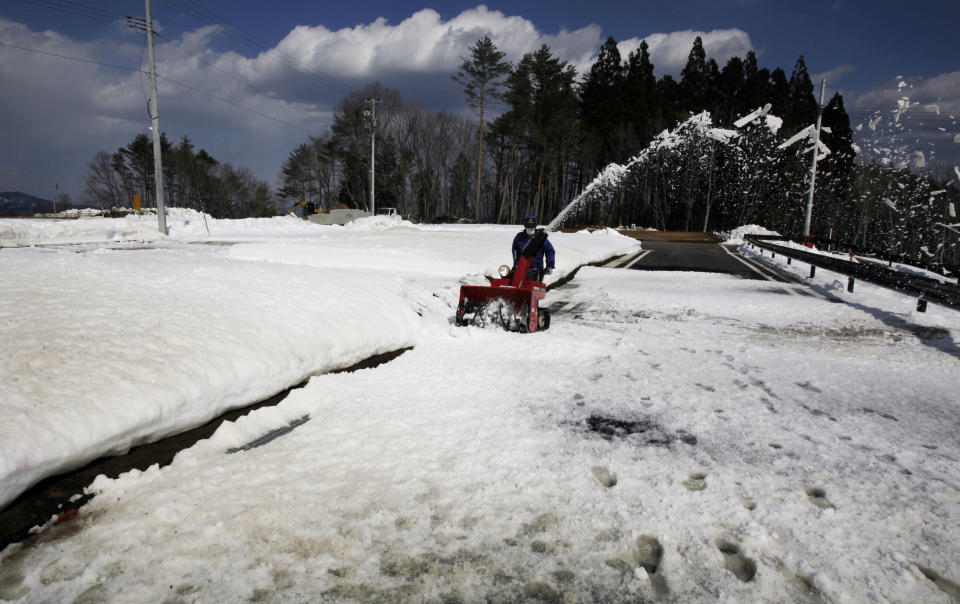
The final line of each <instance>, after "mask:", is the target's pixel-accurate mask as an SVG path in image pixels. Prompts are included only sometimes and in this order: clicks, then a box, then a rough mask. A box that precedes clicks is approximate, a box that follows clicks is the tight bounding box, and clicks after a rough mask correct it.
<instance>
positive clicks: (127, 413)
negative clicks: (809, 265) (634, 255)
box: [0, 212, 960, 602]
mask: <svg viewBox="0 0 960 604" xmlns="http://www.w3.org/2000/svg"><path fill="white" fill-rule="evenodd" d="M83 220H85V219H81V220H80V221H73V222H82V221H83ZM91 220H93V219H91ZM97 220H101V221H102V219H97ZM125 220H128V221H129V220H130V219H125ZM12 222H17V221H0V241H3V242H6V243H8V244H9V243H10V242H16V245H35V244H38V243H43V242H44V241H45V240H46V239H47V238H45V234H44V231H45V230H46V229H54V227H53V226H50V225H47V224H33V225H30V226H25V225H23V224H20V225H19V226H18V225H11V224H10V223H12ZM20 222H25V221H20ZM64 222H66V221H64ZM187 222H189V224H186V223H187ZM240 222H242V223H243V224H239V223H238V224H236V225H234V224H232V223H230V222H228V221H213V222H211V223H210V224H209V228H210V231H211V236H210V237H208V236H207V234H206V231H205V227H204V226H203V224H202V222H200V223H199V224H198V216H197V215H192V214H188V213H185V212H184V213H180V214H177V215H175V216H174V217H172V219H171V220H170V225H171V233H172V234H171V236H170V237H166V238H164V237H160V236H158V235H156V233H155V231H154V235H153V236H151V237H149V239H151V241H152V242H151V243H149V244H136V243H111V244H106V243H95V242H94V241H95V239H96V236H95V235H93V234H91V233H92V231H96V228H94V227H89V228H90V229H91V231H88V232H87V234H86V235H84V241H86V243H84V244H82V245H71V246H57V247H46V248H42V247H20V248H15V249H4V250H0V279H2V282H3V283H4V288H3V290H2V291H0V343H2V347H0V405H2V406H0V413H2V420H3V421H2V422H0V431H2V432H0V462H2V464H3V465H2V474H0V476H2V478H0V485H2V492H3V493H4V497H5V500H9V499H10V498H11V497H13V496H15V495H16V493H18V492H20V491H21V490H22V489H23V488H26V485H28V484H29V483H31V482H33V481H35V480H37V479H38V478H39V477H41V476H43V475H46V474H47V473H49V472H50V471H55V469H56V468H61V469H62V468H63V467H68V466H70V465H75V464H78V463H82V462H83V461H85V460H87V459H89V458H91V457H93V456H96V455H99V454H101V453H103V452H104V451H107V450H122V449H124V448H126V447H127V446H129V445H130V444H132V443H135V442H140V441H142V440H144V439H148V438H155V437H157V436H160V435H162V434H165V433H168V432H170V431H172V430H175V429H178V428H181V427H183V426H186V425H190V424H192V423H196V422H198V421H202V420H203V419H204V418H206V417H209V416H211V415H213V414H216V413H219V412H220V411H222V410H224V409H226V408H229V407H233V406H239V405H243V404H247V403H250V402H252V401H254V400H258V399H259V398H263V396H265V395H268V394H272V393H273V392H275V391H277V390H280V389H281V388H283V387H285V386H288V385H291V384H295V383H298V382H299V381H301V380H302V379H303V378H304V377H306V376H308V375H311V374H317V373H320V372H322V371H324V370H328V369H331V368H335V367H338V366H345V365H350V364H352V363H353V362H354V361H356V360H358V359H361V358H364V357H366V356H369V355H371V354H374V353H377V352H382V351H385V350H392V349H396V348H400V347H404V346H413V347H414V348H413V350H411V351H409V352H407V353H405V354H403V355H402V356H400V357H399V358H397V359H396V360H394V361H392V362H390V363H388V364H385V365H382V366H380V367H378V368H376V369H371V370H363V371H359V372H356V373H352V374H336V375H333V374H327V375H315V376H314V377H312V378H311V379H310V380H309V382H308V384H307V385H306V386H305V387H304V388H301V389H298V390H295V391H293V392H292V393H291V394H290V396H288V397H287V398H286V399H285V400H284V401H283V402H282V403H281V404H280V405H278V406H277V407H274V408H269V409H260V410H258V411H255V412H253V413H251V414H250V415H248V416H246V417H245V418H242V419H240V420H239V421H237V422H235V423H230V424H224V425H223V426H222V427H221V428H220V430H219V431H218V432H217V433H216V434H214V435H213V437H211V438H210V439H208V440H205V441H201V442H199V443H197V445H195V446H194V447H192V448H190V449H188V450H186V451H183V452H181V453H180V454H179V455H178V456H177V458H176V459H175V460H174V463H173V464H171V465H170V466H167V467H165V468H163V469H158V468H152V469H150V470H148V471H146V472H142V473H140V472H131V473H129V474H126V475H124V476H121V477H120V478H118V479H115V480H107V479H104V478H102V477H101V478H100V479H98V480H97V481H96V482H95V483H94V485H92V487H91V489H92V490H93V492H95V493H96V496H95V497H94V498H93V499H92V500H91V501H90V502H89V503H88V504H87V505H85V506H84V507H83V508H82V509H81V510H80V513H79V514H78V516H77V517H75V518H73V519H72V520H70V521H68V522H65V523H63V524H60V525H55V526H48V527H46V528H45V529H44V530H42V531H41V532H40V534H39V535H37V536H36V537H35V538H33V539H31V540H29V541H27V542H25V543H24V544H20V545H13V546H10V547H8V548H7V549H6V550H4V551H3V552H2V553H0V598H5V599H8V600H10V599H13V600H16V599H20V600H21V601H25V602H49V601H73V600H77V599H79V600H81V601H103V600H108V601H129V602H140V601H161V600H171V601H178V600H180V601H197V602H222V601H244V600H261V601H317V600H324V599H325V600H332V601H394V600H406V601H441V600H445V601H455V600H461V601H485V600H497V601H520V600H533V601H535V600H547V601H582V602H594V601H636V600H653V599H658V598H662V599H673V600H675V601H717V600H719V601H726V602H746V601H766V602H783V601H800V602H804V601H809V602H819V601H835V602H863V601H888V602H951V601H955V600H956V598H958V597H960V596H958V594H960V588H958V587H957V586H956V582H957V581H958V580H960V576H958V575H960V570H958V569H960V546H958V543H960V467H958V460H960V430H958V428H960V404H958V398H960V397H958V396H957V392H960V346H958V342H960V315H958V314H957V313H955V312H953V311H949V310H945V309H941V308H939V307H936V306H935V305H930V307H929V310H928V312H927V313H924V314H918V313H915V312H913V307H914V304H913V302H912V301H911V300H909V299H907V298H904V297H902V296H899V295H898V294H895V293H892V292H887V291H886V290H881V289H879V288H873V287H870V286H868V285H867V284H863V285H862V286H861V285H859V284H858V287H857V290H856V292H855V293H853V294H848V293H846V291H845V280H843V279H842V277H839V276H836V275H831V274H830V273H828V272H827V271H818V273H817V280H816V281H815V282H814V283H813V286H814V287H813V288H810V287H806V286H796V285H786V284H779V283H773V282H768V281H751V280H742V279H738V278H735V277H728V276H724V275H715V274H698V273H670V272H640V271H632V270H617V269H609V268H589V267H587V268H583V269H581V270H580V271H579V272H578V273H577V276H576V278H575V279H574V280H573V281H572V282H570V283H569V284H567V285H565V286H563V287H560V288H558V289H555V290H554V291H552V292H551V293H550V294H549V295H548V297H547V301H546V304H547V306H549V307H550V308H552V309H553V310H554V311H555V312H554V318H553V325H552V326H551V328H550V330H548V331H546V332H541V333H537V334H532V335H520V334H513V333H506V332H502V331H498V330H493V329H479V328H474V327H469V328H457V327H454V326H453V325H452V317H453V310H454V308H453V307H454V304H455V301H456V295H457V290H458V287H459V281H460V280H464V281H477V280H480V279H481V276H480V275H481V274H482V273H485V272H486V273H492V272H493V270H495V268H496V266H497V265H499V264H501V263H503V262H506V261H507V260H508V254H509V251H508V250H509V244H510V240H511V238H512V234H513V233H514V232H515V231H516V228H515V227H494V226H438V227H418V226H414V225H410V224H406V223H397V222H389V221H384V220H383V219H375V220H372V221H369V222H366V223H360V224H357V225H355V226H354V227H352V228H340V227H319V226H315V225H307V224H304V223H303V222H300V221H297V220H295V219H276V220H272V221H260V222H256V221H253V222H250V221H240ZM57 228H59V229H62V230H61V231H59V232H57V233H56V237H58V241H60V242H61V243H62V242H66V241H69V240H70V237H71V235H70V234H69V232H67V231H69V229H70V227H69V226H64V225H60V226H59V227H57ZM78 228H79V227H78ZM84 228H87V227H84ZM100 228H101V233H105V232H106V231H107V230H112V232H114V233H116V232H126V231H122V229H125V228H129V227H126V226H123V225H120V224H115V225H109V226H108V225H107V223H106V222H103V225H102V226H101V227H100ZM5 229H9V230H5ZM241 231H242V232H241ZM146 232H148V231H146ZM10 233H12V234H10ZM101 237H102V235H101ZM111 238H113V236H111ZM146 238H147V237H144V239H146ZM551 239H552V240H553V242H554V245H555V247H556V248H557V252H558V261H559V265H558V268H559V270H558V271H557V273H556V274H555V275H554V276H553V277H554V278H560V277H562V276H563V275H564V274H566V273H568V272H569V271H570V270H572V269H573V268H574V267H576V266H578V265H580V264H582V263H585V262H589V261H593V260H599V259H602V258H605V257H608V256H610V255H611V254H614V253H617V252H621V251H623V252H625V251H629V250H633V249H636V242H634V241H633V240H631V239H627V238H625V237H621V236H620V235H617V234H616V233H614V232H612V231H604V232H599V233H593V234H588V233H576V234H564V233H554V234H552V235H551ZM834 281H836V282H838V283H841V285H842V286H840V287H838V286H836V284H835V283H834ZM811 292H813V293H814V294H817V293H829V294H831V296H833V297H837V298H843V299H844V302H843V303H834V302H830V301H827V300H826V299H824V297H823V296H819V295H809V294H810V293H811ZM304 419H306V420H307V421H305V422H303V420H304ZM301 422H303V423H301ZM291 424H297V426H296V427H295V429H293V430H292V431H291V432H289V433H288V434H285V435H283V436H281V437H279V438H277V439H275V440H273V441H271V442H269V443H268V444H266V445H263V446H260V447H256V448H251V449H248V450H241V451H239V452H235V453H228V451H230V450H234V449H237V448H240V447H243V445H244V444H247V443H249V442H250V441H252V440H254V439H256V438H258V437H260V436H262V435H263V434H265V433H267V432H269V431H270V430H272V429H276V428H279V427H284V426H288V425H291ZM951 598H953V600H951Z"/></svg>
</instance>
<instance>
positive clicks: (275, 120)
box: [0, 41, 303, 131]
mask: <svg viewBox="0 0 960 604" xmlns="http://www.w3.org/2000/svg"><path fill="white" fill-rule="evenodd" d="M0 46H6V47H8V48H16V49H19V50H24V51H27V52H34V53H38V54H42V55H48V56H51V57H58V58H60V59H67V60H70V61H79V62H81V63H91V64H93V65H100V66H102V67H109V68H111V69H122V70H124V71H135V72H139V73H141V74H142V73H144V71H143V70H142V69H137V68H135V67H126V66H124V65H111V64H110V63H102V62H100V61H93V60H91V59H82V58H80V57H71V56H69V55H62V54H58V53H55V52H48V51H46V50H39V49H36V48H26V47H24V46H17V45H16V44H8V43H6V42H3V41H0ZM157 77H158V78H162V79H164V80H166V81H168V82H170V83H172V84H176V85H177V86H181V87H183V88H186V89H188V90H192V91H193V92H196V93H198V94H202V95H203V96H207V97H210V98H212V99H215V100H217V101H220V102H222V103H226V104H227V105H231V106H233V107H236V108H238V109H243V110H244V111H247V112H250V113H254V114H256V115H259V116H261V117H265V118H267V119H268V120H273V121H274V122H277V123H280V124H283V125H284V126H289V127H291V128H296V129H297V130H300V131H302V130H303V127H302V126H298V125H297V124H293V123H291V122H286V121H284V120H281V119H279V118H276V117H273V116H272V115H268V114H266V113H263V112H261V111H257V110H256V109H250V108H249V107H244V106H243V105H240V104H238V103H234V102H233V101H230V100H228V99H225V98H222V97H219V96H217V95H215V94H211V93H209V92H206V91H205V90H201V89H199V88H197V87H195V86H191V85H190V84H185V83H184V82H181V81H179V80H175V79H173V78H171V77H168V76H165V75H161V74H159V73H158V74H157Z"/></svg>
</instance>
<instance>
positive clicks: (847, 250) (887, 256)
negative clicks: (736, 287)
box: [758, 235, 960, 279]
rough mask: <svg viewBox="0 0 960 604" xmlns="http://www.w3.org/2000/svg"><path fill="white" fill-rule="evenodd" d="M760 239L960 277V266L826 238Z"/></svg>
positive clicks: (773, 237) (775, 237)
mask: <svg viewBox="0 0 960 604" xmlns="http://www.w3.org/2000/svg"><path fill="white" fill-rule="evenodd" d="M758 237H760V238H764V237H767V238H769V239H776V240H779V241H792V242H793V243H799V244H800V245H806V244H807V243H812V244H814V245H815V246H817V248H818V249H821V250H826V251H828V252H834V253H839V254H854V255H855V256H869V257H870V258H876V259H877V260H883V261H885V262H888V263H896V264H906V265H908V266H915V267H917V268H922V269H924V270H927V271H930V272H932V273H937V274H939V275H943V276H944V277H947V278H950V279H957V278H958V277H960V264H950V263H943V262H938V261H936V260H929V259H928V260H924V259H922V258H912V257H910V256H903V255H901V254H892V253H890V252H884V251H878V250H874V249H869V248H865V247H863V246H860V245H856V244H853V243H849V242H845V241H837V240H836V239H828V238H826V237H812V236H811V237H780V236H778V235H758Z"/></svg>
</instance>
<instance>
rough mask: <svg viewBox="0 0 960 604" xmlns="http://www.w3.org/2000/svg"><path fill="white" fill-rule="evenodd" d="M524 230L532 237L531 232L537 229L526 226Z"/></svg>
mask: <svg viewBox="0 0 960 604" xmlns="http://www.w3.org/2000/svg"><path fill="white" fill-rule="evenodd" d="M526 230H527V235H529V236H530V237H533V234H534V233H536V232H537V229H536V228H534V227H527V229H526Z"/></svg>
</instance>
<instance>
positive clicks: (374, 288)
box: [0, 209, 636, 505]
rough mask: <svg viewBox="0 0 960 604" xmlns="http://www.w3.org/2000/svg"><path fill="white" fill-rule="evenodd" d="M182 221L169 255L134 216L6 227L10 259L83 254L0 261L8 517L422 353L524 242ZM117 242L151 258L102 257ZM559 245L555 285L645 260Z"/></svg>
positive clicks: (427, 231) (482, 232)
mask: <svg viewBox="0 0 960 604" xmlns="http://www.w3.org/2000/svg"><path fill="white" fill-rule="evenodd" d="M170 214H171V215H170V219H169V220H168V228H169V231H170V236H168V237H164V236H163V235H161V234H160V233H159V232H158V231H157V230H156V226H155V225H154V226H153V230H152V233H151V231H150V228H149V227H147V226H145V223H144V217H139V218H138V217H136V216H131V217H128V218H125V219H97V218H82V219H79V220H0V241H3V242H5V243H7V244H11V243H15V244H16V245H17V246H24V245H27V244H43V243H44V242H45V241H49V242H58V243H60V244H65V243H66V242H68V241H75V242H77V243H76V244H73V245H60V246H58V247H15V248H13V249H5V250H2V251H0V254H2V262H0V281H2V282H3V283H4V287H3V291H2V292H0V317H2V318H3V324H2V327H0V329H2V332H0V334H2V344H3V345H2V347H0V413H2V419H3V421H2V422H0V505H4V504H6V503H7V502H9V501H10V500H11V499H12V498H14V497H16V496H17V495H18V494H19V493H20V492H22V491H23V490H25V489H26V488H27V487H29V486H30V485H32V484H33V483H35V482H37V481H38V480H39V479H41V478H44V477H45V476H48V475H50V474H52V473H55V472H58V471H63V470H65V469H69V468H71V467H75V466H77V465H80V464H83V463H86V462H88V461H91V460H93V459H95V458H96V457H98V456H100V455H103V454H106V453H119V452H123V451H125V450H127V449H128V448H129V447H131V446H133V445H136V444H139V443H142V442H145V441H151V440H156V439H157V438H159V437H162V436H165V435H169V434H171V433H175V432H179V431H181V430H183V429H185V428H188V427H191V426H195V425H198V424H200V423H203V422H204V421H206V420H208V419H211V418H212V417H215V416H217V415H219V414H221V413H222V412H224V411H226V410H228V409H231V408H235V407H241V406H245V405H249V404H251V403H253V402H256V401H258V400H261V399H263V398H266V397H269V396H271V395H273V394H274V393H276V392H279V391H280V390H283V389H284V388H286V387H288V386H291V385H294V384H297V383H299V382H301V381H302V380H303V379H305V378H306V377H308V376H309V375H311V374H313V373H317V372H323V371H328V370H331V369H335V368H338V367H347V366H350V365H352V364H354V363H356V362H358V361H360V360H362V359H364V358H367V357H369V356H371V355H374V354H379V353H382V352H386V351H390V350H396V349H399V348H404V347H407V346H412V345H414V344H416V343H417V341H418V340H419V338H420V333H421V331H422V326H421V323H422V320H421V316H420V315H423V314H424V312H425V309H428V308H429V309H432V310H431V312H435V313H439V315H440V316H443V315H444V313H446V312H447V311H448V310H449V307H450V306H451V305H452V304H455V302H456V297H457V295H458V291H459V283H458V281H459V280H460V279H461V278H473V279H479V281H481V282H485V281H484V280H483V278H482V274H483V273H488V274H494V273H495V270H496V267H497V266H498V265H499V264H500V263H508V262H510V259H511V258H510V242H509V240H510V239H511V236H512V234H513V232H514V231H516V230H517V227H484V226H479V227H471V226H466V227H459V226H449V227H429V226H428V227H415V226H414V225H412V224H410V223H404V222H403V221H401V220H400V219H399V218H397V217H371V218H367V219H363V220H361V221H356V222H354V223H351V224H349V225H348V226H346V227H340V226H324V227H321V226H319V225H312V224H309V223H307V222H305V221H303V220H300V219H298V218H294V217H282V218H281V217H278V218H271V219H246V220H226V221H225V220H212V219H210V218H208V217H207V218H204V217H203V216H201V215H200V214H198V213H196V212H191V211H188V210H178V209H173V210H171V212H170ZM153 220H156V218H155V217H154V218H153ZM205 221H206V225H204V222H205ZM207 228H209V229H210V232H211V235H213V236H214V237H215V238H211V237H208V236H207V235H206V232H207ZM118 233H123V234H124V237H127V236H130V237H133V238H135V239H137V240H139V242H127V243H118V244H113V245H105V244H104V243H91V242H92V241H94V240H97V239H98V238H99V241H100V242H112V241H114V240H115V237H116V236H117V234H118ZM553 239H554V241H555V242H556V243H557V245H559V246H561V247H563V248H564V253H563V254H562V255H561V256H560V258H559V263H558V266H557V272H556V273H555V275H554V277H555V278H560V277H562V276H564V275H565V274H566V272H568V271H569V270H571V269H572V268H575V267H576V266H578V265H579V264H581V263H585V262H591V261H594V260H601V259H604V258H606V257H608V256H610V255H612V254H614V253H616V252H618V251H621V250H626V249H630V248H633V247H635V246H636V242H635V241H634V240H633V239H629V238H626V237H622V236H620V235H618V234H616V233H615V232H614V231H609V232H604V233H598V234H595V235H592V234H590V233H587V232H584V233H580V234H565V233H557V234H554V235H553ZM504 241H507V243H506V244H505V243H504Z"/></svg>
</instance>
